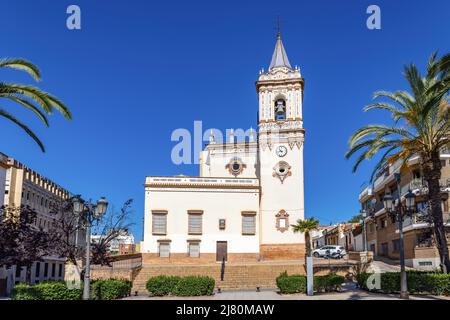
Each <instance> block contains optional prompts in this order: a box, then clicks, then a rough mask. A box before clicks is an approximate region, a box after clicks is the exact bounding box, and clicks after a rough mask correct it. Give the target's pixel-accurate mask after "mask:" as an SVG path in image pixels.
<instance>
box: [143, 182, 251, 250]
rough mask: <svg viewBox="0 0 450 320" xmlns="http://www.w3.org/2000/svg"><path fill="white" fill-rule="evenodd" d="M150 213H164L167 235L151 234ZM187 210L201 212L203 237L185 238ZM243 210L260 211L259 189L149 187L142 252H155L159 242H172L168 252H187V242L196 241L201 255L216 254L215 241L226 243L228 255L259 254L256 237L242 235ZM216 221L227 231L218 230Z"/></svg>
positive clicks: (186, 235)
mask: <svg viewBox="0 0 450 320" xmlns="http://www.w3.org/2000/svg"><path fill="white" fill-rule="evenodd" d="M152 210H167V211H168V213H167V235H165V236H156V235H155V236H154V235H152ZM188 210H203V218H202V220H203V221H202V224H203V225H202V235H188ZM242 211H255V212H257V213H258V211H259V192H258V189H238V188H235V189H232V188H223V189H220V188H217V189H211V188H204V189H202V188H185V189H183V188H181V187H179V188H163V187H158V188H154V187H153V188H152V187H147V188H146V192H145V226H144V228H145V232H144V248H143V250H142V252H143V253H147V252H151V253H156V252H158V247H157V246H158V240H159V239H170V240H171V247H170V252H171V253H187V240H188V239H199V240H201V243H200V253H216V241H227V242H228V244H227V245H228V253H257V252H259V222H258V215H257V217H256V234H255V235H242V214H241V212H242ZM219 219H226V229H225V230H219Z"/></svg>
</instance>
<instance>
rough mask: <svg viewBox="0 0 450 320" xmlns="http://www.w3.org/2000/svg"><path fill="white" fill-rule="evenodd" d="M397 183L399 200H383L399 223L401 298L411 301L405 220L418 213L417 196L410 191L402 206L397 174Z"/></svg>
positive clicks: (388, 211)
mask: <svg viewBox="0 0 450 320" xmlns="http://www.w3.org/2000/svg"><path fill="white" fill-rule="evenodd" d="M394 176H395V180H396V183H397V199H394V197H393V196H392V195H391V194H386V195H385V196H384V198H383V202H384V207H385V208H386V211H387V213H388V214H389V215H390V216H391V218H393V219H395V221H397V222H398V231H399V250H400V298H402V299H409V293H408V283H407V279H406V270H405V252H404V241H403V219H404V218H405V217H406V216H409V217H411V216H412V215H413V214H414V213H415V212H416V195H415V194H414V193H413V192H411V190H409V191H408V192H407V193H406V194H405V196H404V198H405V204H402V199H401V194H400V193H401V192H400V190H401V189H400V173H395V174H394Z"/></svg>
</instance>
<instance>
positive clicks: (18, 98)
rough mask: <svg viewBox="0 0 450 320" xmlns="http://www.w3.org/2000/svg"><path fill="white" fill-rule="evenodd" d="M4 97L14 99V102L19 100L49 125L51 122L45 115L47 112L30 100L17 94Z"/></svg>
mask: <svg viewBox="0 0 450 320" xmlns="http://www.w3.org/2000/svg"><path fill="white" fill-rule="evenodd" d="M3 98H6V99H10V100H13V101H14V102H17V103H19V104H21V105H22V106H24V107H25V108H27V109H29V110H31V111H33V112H34V113H35V114H36V115H37V116H38V117H39V119H41V121H42V122H43V123H44V124H45V125H46V126H47V127H48V126H49V123H48V120H47V117H46V116H45V114H44V113H43V112H42V111H41V110H39V108H38V107H36V106H35V105H33V104H32V103H31V102H29V101H28V100H26V99H23V98H21V97H17V96H15V95H9V96H3Z"/></svg>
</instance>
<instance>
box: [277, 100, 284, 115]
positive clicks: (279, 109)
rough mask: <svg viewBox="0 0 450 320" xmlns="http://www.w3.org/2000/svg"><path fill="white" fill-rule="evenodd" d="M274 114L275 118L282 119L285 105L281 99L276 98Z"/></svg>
mask: <svg viewBox="0 0 450 320" xmlns="http://www.w3.org/2000/svg"><path fill="white" fill-rule="evenodd" d="M275 114H276V118H277V119H284V118H285V115H286V112H285V105H284V101H283V100H277V104H276V106H275Z"/></svg>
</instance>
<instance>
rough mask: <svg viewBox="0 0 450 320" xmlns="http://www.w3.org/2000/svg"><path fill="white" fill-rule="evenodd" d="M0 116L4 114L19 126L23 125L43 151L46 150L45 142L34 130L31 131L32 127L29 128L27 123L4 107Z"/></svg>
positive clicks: (0, 110)
mask: <svg viewBox="0 0 450 320" xmlns="http://www.w3.org/2000/svg"><path fill="white" fill-rule="evenodd" d="M0 116H3V117H5V118H6V119H8V120H11V121H12V122H14V123H15V124H17V125H18V126H19V127H21V128H22V129H23V130H24V131H25V132H26V133H27V134H28V135H29V136H30V137H31V138H32V139H33V140H34V141H35V142H36V143H37V144H38V145H39V147H40V148H41V150H42V152H45V147H44V144H43V143H42V142H41V140H39V138H38V137H37V136H36V135H35V134H34V132H33V131H31V129H30V128H28V127H27V126H26V125H25V124H23V123H22V122H21V121H19V120H18V119H16V118H15V117H14V116H12V115H11V114H9V113H8V112H6V111H5V110H3V109H0Z"/></svg>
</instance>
